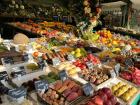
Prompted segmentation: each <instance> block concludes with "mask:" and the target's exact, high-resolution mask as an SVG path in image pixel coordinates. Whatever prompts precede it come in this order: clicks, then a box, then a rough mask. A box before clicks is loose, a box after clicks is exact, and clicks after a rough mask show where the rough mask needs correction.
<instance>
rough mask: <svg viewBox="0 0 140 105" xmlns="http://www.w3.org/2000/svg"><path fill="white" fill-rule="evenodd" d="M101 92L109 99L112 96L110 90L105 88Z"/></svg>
mask: <svg viewBox="0 0 140 105" xmlns="http://www.w3.org/2000/svg"><path fill="white" fill-rule="evenodd" d="M102 90H103V92H104V93H105V94H106V95H107V96H108V98H110V96H111V95H112V92H111V90H110V89H109V88H107V87H104V88H102Z"/></svg>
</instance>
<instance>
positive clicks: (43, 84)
mask: <svg viewBox="0 0 140 105" xmlns="http://www.w3.org/2000/svg"><path fill="white" fill-rule="evenodd" d="M35 89H36V91H45V90H47V89H48V81H45V80H39V81H36V82H35Z"/></svg>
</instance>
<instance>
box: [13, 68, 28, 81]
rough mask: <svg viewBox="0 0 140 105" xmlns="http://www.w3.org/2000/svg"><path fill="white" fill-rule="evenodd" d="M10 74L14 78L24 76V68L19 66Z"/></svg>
mask: <svg viewBox="0 0 140 105" xmlns="http://www.w3.org/2000/svg"><path fill="white" fill-rule="evenodd" d="M11 74H12V76H13V77H14V78H17V77H21V76H23V75H26V72H25V68H24V66H20V67H18V68H16V69H14V71H13V72H12V73H11Z"/></svg>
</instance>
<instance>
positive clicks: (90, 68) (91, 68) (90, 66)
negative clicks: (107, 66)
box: [86, 61, 93, 70]
mask: <svg viewBox="0 0 140 105" xmlns="http://www.w3.org/2000/svg"><path fill="white" fill-rule="evenodd" d="M86 65H87V67H88V69H89V70H93V63H92V62H91V61H89V62H86Z"/></svg>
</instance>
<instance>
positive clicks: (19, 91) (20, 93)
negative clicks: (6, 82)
mask: <svg viewBox="0 0 140 105" xmlns="http://www.w3.org/2000/svg"><path fill="white" fill-rule="evenodd" d="M26 94H27V90H26V89H25V88H24V87H19V88H16V89H12V90H9V92H8V95H9V96H11V97H12V98H14V99H18V98H21V97H26Z"/></svg>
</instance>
